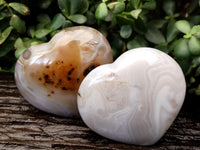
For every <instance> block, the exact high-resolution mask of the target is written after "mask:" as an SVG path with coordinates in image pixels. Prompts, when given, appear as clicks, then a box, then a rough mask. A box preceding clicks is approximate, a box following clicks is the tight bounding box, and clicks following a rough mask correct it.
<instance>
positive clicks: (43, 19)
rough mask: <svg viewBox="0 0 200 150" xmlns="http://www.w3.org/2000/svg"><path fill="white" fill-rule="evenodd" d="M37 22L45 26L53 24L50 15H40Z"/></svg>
mask: <svg viewBox="0 0 200 150" xmlns="http://www.w3.org/2000/svg"><path fill="white" fill-rule="evenodd" d="M37 21H39V22H40V23H43V24H48V23H50V22H51V19H50V17H49V15H48V14H39V15H37Z"/></svg>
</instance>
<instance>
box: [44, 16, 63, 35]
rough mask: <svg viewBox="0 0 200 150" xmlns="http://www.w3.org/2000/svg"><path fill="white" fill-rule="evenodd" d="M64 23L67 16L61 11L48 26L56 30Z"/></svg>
mask: <svg viewBox="0 0 200 150" xmlns="http://www.w3.org/2000/svg"><path fill="white" fill-rule="evenodd" d="M64 23H65V17H64V16H63V15H62V14H61V13H58V14H56V15H55V16H54V18H53V20H52V21H51V23H50V24H49V26H48V28H49V29H50V30H52V31H54V30H57V29H58V28H60V27H61V26H62V25H63V24H64Z"/></svg>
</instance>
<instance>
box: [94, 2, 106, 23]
mask: <svg viewBox="0 0 200 150" xmlns="http://www.w3.org/2000/svg"><path fill="white" fill-rule="evenodd" d="M107 15H108V8H107V6H106V4H105V3H101V4H99V5H98V7H97V9H96V11H95V17H96V18H97V19H99V20H104V19H105V18H106V17H107Z"/></svg>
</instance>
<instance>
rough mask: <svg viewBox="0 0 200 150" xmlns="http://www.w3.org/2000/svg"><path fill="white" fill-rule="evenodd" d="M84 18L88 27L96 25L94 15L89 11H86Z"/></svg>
mask: <svg viewBox="0 0 200 150" xmlns="http://www.w3.org/2000/svg"><path fill="white" fill-rule="evenodd" d="M86 17H87V22H86V23H87V24H88V25H93V24H95V23H96V18H95V15H94V13H92V12H91V11H87V13H86Z"/></svg>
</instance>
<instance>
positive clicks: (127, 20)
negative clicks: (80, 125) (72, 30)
mask: <svg viewBox="0 0 200 150" xmlns="http://www.w3.org/2000/svg"><path fill="white" fill-rule="evenodd" d="M199 5H200V1H199V0H191V1H188V0H165V1H163V0H157V1H156V0H18V1H17V0H15V1H14V0H0V71H1V72H13V71H14V66H15V62H16V60H17V58H18V57H19V56H20V55H21V54H22V53H23V51H24V50H26V49H27V48H28V47H29V46H31V45H34V44H39V43H44V42H47V41H49V40H50V39H51V37H52V36H53V35H55V34H56V33H57V32H58V31H60V30H61V29H63V28H67V27H71V26H78V25H85V26H90V27H93V28H96V29H97V30H99V31H101V32H102V33H103V34H104V35H105V36H106V37H107V39H108V41H109V42H110V44H111V47H112V51H113V56H114V58H117V57H118V56H119V55H120V54H122V53H123V52H125V51H127V50H129V49H132V48H136V47H143V46H148V47H154V48H157V49H159V50H161V51H164V52H166V53H168V54H169V55H170V56H172V57H173V58H174V59H175V60H176V61H177V62H178V63H179V64H180V66H181V68H182V70H183V72H184V74H185V77H186V80H187V89H188V92H189V93H192V94H194V95H200V25H199V24H200V7H199ZM177 84H178V83H177Z"/></svg>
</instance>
